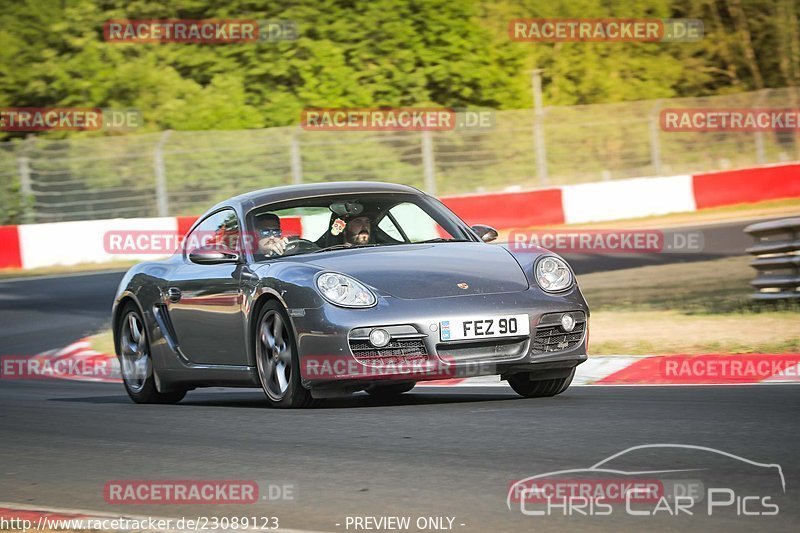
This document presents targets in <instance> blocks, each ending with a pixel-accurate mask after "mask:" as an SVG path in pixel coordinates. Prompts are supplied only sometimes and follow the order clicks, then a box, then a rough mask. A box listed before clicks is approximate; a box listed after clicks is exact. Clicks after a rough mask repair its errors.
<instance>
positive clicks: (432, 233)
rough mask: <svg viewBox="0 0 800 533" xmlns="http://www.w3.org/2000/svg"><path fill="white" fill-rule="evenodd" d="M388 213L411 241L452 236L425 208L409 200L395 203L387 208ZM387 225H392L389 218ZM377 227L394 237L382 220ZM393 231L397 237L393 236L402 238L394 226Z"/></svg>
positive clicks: (385, 218)
mask: <svg viewBox="0 0 800 533" xmlns="http://www.w3.org/2000/svg"><path fill="white" fill-rule="evenodd" d="M389 213H391V214H392V216H393V217H394V219H395V220H396V221H397V224H398V225H399V226H400V228H402V229H403V232H405V234H406V235H407V236H408V239H409V240H410V241H411V242H419V241H427V240H430V239H436V238H437V237H443V238H448V239H449V238H452V235H450V233H448V232H447V231H446V230H445V229H444V228H442V227H441V226H440V225H439V224H437V223H436V221H435V220H433V218H431V216H430V215H429V214H428V213H426V212H425V210H423V209H422V208H421V207H419V206H418V205H416V204H412V203H410V202H404V203H402V204H397V205H396V206H394V207H393V208H391V209H390V210H389ZM388 218H389V217H388V216H386V217H384V220H387V219H388ZM388 225H390V226H391V227H394V224H392V223H391V220H389V221H388ZM378 227H379V228H381V229H382V230H384V231H385V232H386V233H388V234H389V235H391V236H392V237H395V234H394V233H391V232H390V231H389V230H388V229H387V228H385V227H384V226H383V221H381V223H380V224H378ZM395 231H396V232H397V235H398V237H395V238H397V239H400V240H402V237H400V236H399V235H400V232H399V231H397V229H396V228H395Z"/></svg>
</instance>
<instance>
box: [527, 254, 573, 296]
mask: <svg viewBox="0 0 800 533" xmlns="http://www.w3.org/2000/svg"><path fill="white" fill-rule="evenodd" d="M534 275H535V276H536V283H538V284H539V287H541V288H542V290H545V291H547V292H557V291H563V290H564V289H566V288H569V287H570V286H571V285H572V272H570V270H569V267H568V266H567V264H566V263H565V262H564V261H562V260H561V259H559V258H558V257H553V256H550V255H548V256H547V257H544V258H542V259H540V260H539V262H538V263H536V267H535V268H534Z"/></svg>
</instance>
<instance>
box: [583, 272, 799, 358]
mask: <svg viewBox="0 0 800 533" xmlns="http://www.w3.org/2000/svg"><path fill="white" fill-rule="evenodd" d="M749 260H750V259H749V258H748V257H730V258H725V259H719V260H714V261H699V262H696V263H683V264H670V265H658V266H647V267H641V268H634V269H627V270H618V271H613V272H598V273H595V274H588V275H585V276H580V277H579V278H578V281H579V283H580V285H581V290H582V291H583V293H584V295H585V296H586V299H587V301H588V303H589V308H590V309H591V310H592V318H591V323H590V345H589V352H590V353H592V354H662V353H756V352H758V353H787V352H793V353H797V352H800V325H799V324H800V306H798V305H797V304H783V305H781V304H777V305H776V304H756V303H753V302H751V301H750V299H749V297H748V296H749V295H750V293H752V289H751V287H750V285H749V282H750V280H751V279H752V278H753V277H754V273H755V271H754V270H753V269H751V268H750V267H749V266H748V263H749Z"/></svg>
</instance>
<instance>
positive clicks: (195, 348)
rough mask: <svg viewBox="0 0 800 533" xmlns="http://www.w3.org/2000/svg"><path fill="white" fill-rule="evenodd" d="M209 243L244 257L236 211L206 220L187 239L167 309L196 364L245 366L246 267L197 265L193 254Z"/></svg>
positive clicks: (237, 264) (236, 264) (184, 348)
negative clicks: (243, 280) (243, 287)
mask: <svg viewBox="0 0 800 533" xmlns="http://www.w3.org/2000/svg"><path fill="white" fill-rule="evenodd" d="M204 245H205V246H209V245H210V246H213V247H214V248H216V249H219V250H223V251H229V252H234V253H237V254H239V255H240V257H241V255H242V250H241V249H240V247H241V224H240V223H239V220H238V217H237V216H236V213H235V211H234V210H233V209H222V210H219V211H217V212H215V213H212V214H211V215H209V216H207V217H206V218H205V219H204V220H203V221H202V222H201V223H200V224H198V225H197V226H196V227H195V229H194V230H192V232H191V233H190V234H189V235H188V236H187V238H186V239H185V242H184V251H183V262H182V265H181V266H180V267H179V268H177V269H176V271H175V273H174V276H173V277H172V279H171V281H170V282H169V284H168V287H167V298H168V303H167V309H168V312H169V316H170V319H171V321H172V325H173V328H174V330H175V336H176V337H177V338H176V341H177V342H178V346H179V347H180V350H181V353H183V355H184V356H185V357H186V358H187V359H189V361H191V362H192V363H197V364H215V365H245V364H247V353H246V339H245V332H244V323H245V321H244V315H243V305H242V302H243V294H242V291H241V285H240V277H241V271H242V266H243V263H242V262H241V261H239V262H233V263H222V264H200V263H196V262H193V261H192V260H191V259H190V254H191V252H192V251H193V250H197V249H198V248H200V247H202V246H204Z"/></svg>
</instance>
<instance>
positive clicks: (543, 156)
mask: <svg viewBox="0 0 800 533" xmlns="http://www.w3.org/2000/svg"><path fill="white" fill-rule="evenodd" d="M531 88H532V90H533V110H534V125H533V142H534V144H535V145H536V175H537V176H538V177H539V185H546V184H547V147H546V145H545V140H544V109H543V107H542V69H539V68H537V69H533V70H532V71H531Z"/></svg>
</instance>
